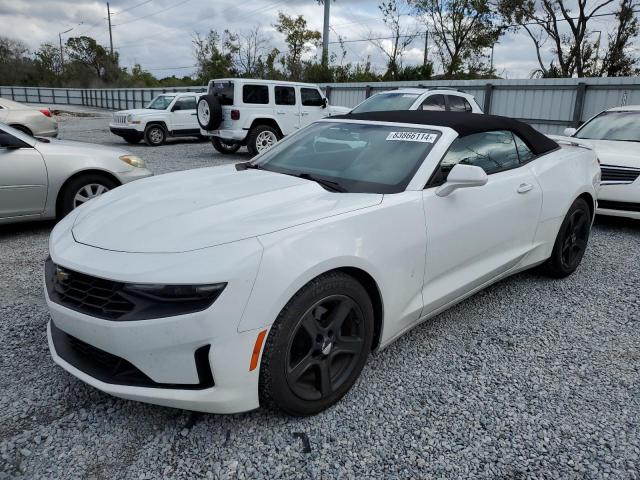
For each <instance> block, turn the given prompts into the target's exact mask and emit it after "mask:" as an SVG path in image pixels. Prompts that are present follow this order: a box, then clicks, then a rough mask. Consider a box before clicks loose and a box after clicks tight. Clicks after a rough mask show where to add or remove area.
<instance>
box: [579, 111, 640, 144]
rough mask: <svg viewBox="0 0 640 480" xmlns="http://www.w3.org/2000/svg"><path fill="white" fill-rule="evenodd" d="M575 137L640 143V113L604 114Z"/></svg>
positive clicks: (585, 126)
mask: <svg viewBox="0 0 640 480" xmlns="http://www.w3.org/2000/svg"><path fill="white" fill-rule="evenodd" d="M575 137H576V138H584V139H588V140H617V141H626V142H640V112H624V111H616V112H603V113H601V114H600V115H598V116H597V117H595V118H593V119H592V120H591V121H589V122H587V123H585V124H584V125H583V127H582V128H581V129H580V130H578V132H577V133H576V134H575Z"/></svg>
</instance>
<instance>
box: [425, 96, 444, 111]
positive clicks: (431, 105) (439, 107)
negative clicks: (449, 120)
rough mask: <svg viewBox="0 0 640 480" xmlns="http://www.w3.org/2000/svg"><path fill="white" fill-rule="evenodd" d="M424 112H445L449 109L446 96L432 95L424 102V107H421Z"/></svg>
mask: <svg viewBox="0 0 640 480" xmlns="http://www.w3.org/2000/svg"><path fill="white" fill-rule="evenodd" d="M420 108H422V110H430V111H436V112H437V111H444V110H446V109H447V107H446V105H445V103H444V95H440V94H438V95H431V96H429V97H428V98H427V99H426V100H425V101H424V102H422V106H421V107H420Z"/></svg>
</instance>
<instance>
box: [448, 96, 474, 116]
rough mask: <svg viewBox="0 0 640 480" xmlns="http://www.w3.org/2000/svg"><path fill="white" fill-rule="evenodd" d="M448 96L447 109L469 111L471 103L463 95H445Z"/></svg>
mask: <svg viewBox="0 0 640 480" xmlns="http://www.w3.org/2000/svg"><path fill="white" fill-rule="evenodd" d="M447 96H448V97H449V98H448V99H447V100H449V110H451V111H452V112H471V111H472V109H471V105H470V104H469V102H467V99H466V98H464V97H459V96H458V95H447Z"/></svg>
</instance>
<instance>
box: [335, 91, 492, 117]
mask: <svg viewBox="0 0 640 480" xmlns="http://www.w3.org/2000/svg"><path fill="white" fill-rule="evenodd" d="M389 94H391V95H398V94H404V95H412V96H415V98H416V99H415V101H414V102H413V104H412V105H411V106H410V107H409V108H407V110H420V107H421V105H422V104H423V103H424V101H425V100H427V99H428V98H429V97H431V96H433V95H451V96H454V97H460V98H464V99H465V100H466V101H467V102H469V105H470V106H471V113H484V112H483V111H482V108H480V105H478V102H477V101H476V99H475V97H474V96H473V95H471V94H469V93H466V92H462V91H460V90H456V89H448V88H431V89H430V88H398V89H396V90H389V91H385V92H380V93H376V94H374V95H372V96H371V97H369V98H367V99H365V100H363V101H362V102H360V103H359V104H358V105H356V106H355V107H353V108H352V109H350V110H349V111H351V110H355V109H356V108H358V107H359V106H360V105H362V104H363V103H365V102H366V101H367V100H369V99H370V98H372V97H375V96H378V95H389ZM345 113H348V112H345Z"/></svg>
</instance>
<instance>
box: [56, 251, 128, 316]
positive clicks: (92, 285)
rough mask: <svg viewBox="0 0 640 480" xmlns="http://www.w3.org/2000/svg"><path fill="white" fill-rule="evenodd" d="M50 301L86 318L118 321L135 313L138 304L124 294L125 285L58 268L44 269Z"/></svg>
mask: <svg viewBox="0 0 640 480" xmlns="http://www.w3.org/2000/svg"><path fill="white" fill-rule="evenodd" d="M45 274H46V277H47V287H48V291H49V296H50V297H51V299H52V300H53V301H54V302H56V303H59V304H61V305H64V306H65V307H68V308H71V309H72V310H76V311H79V312H82V313H85V314H87V315H92V316H96V317H100V318H105V319H110V320H117V319H119V318H121V317H123V316H124V315H126V314H127V313H130V312H131V311H133V309H134V307H135V304H134V303H133V302H132V301H131V300H130V299H128V298H126V297H125V296H124V295H125V294H124V293H123V292H122V287H123V286H124V284H123V283H120V282H113V281H111V280H105V279H103V278H97V277H92V276H90V275H85V274H83V273H79V272H74V271H73V270H68V269H66V268H61V267H59V266H57V265H55V264H54V263H53V262H52V261H51V260H50V259H49V260H47V264H46V267H45Z"/></svg>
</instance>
